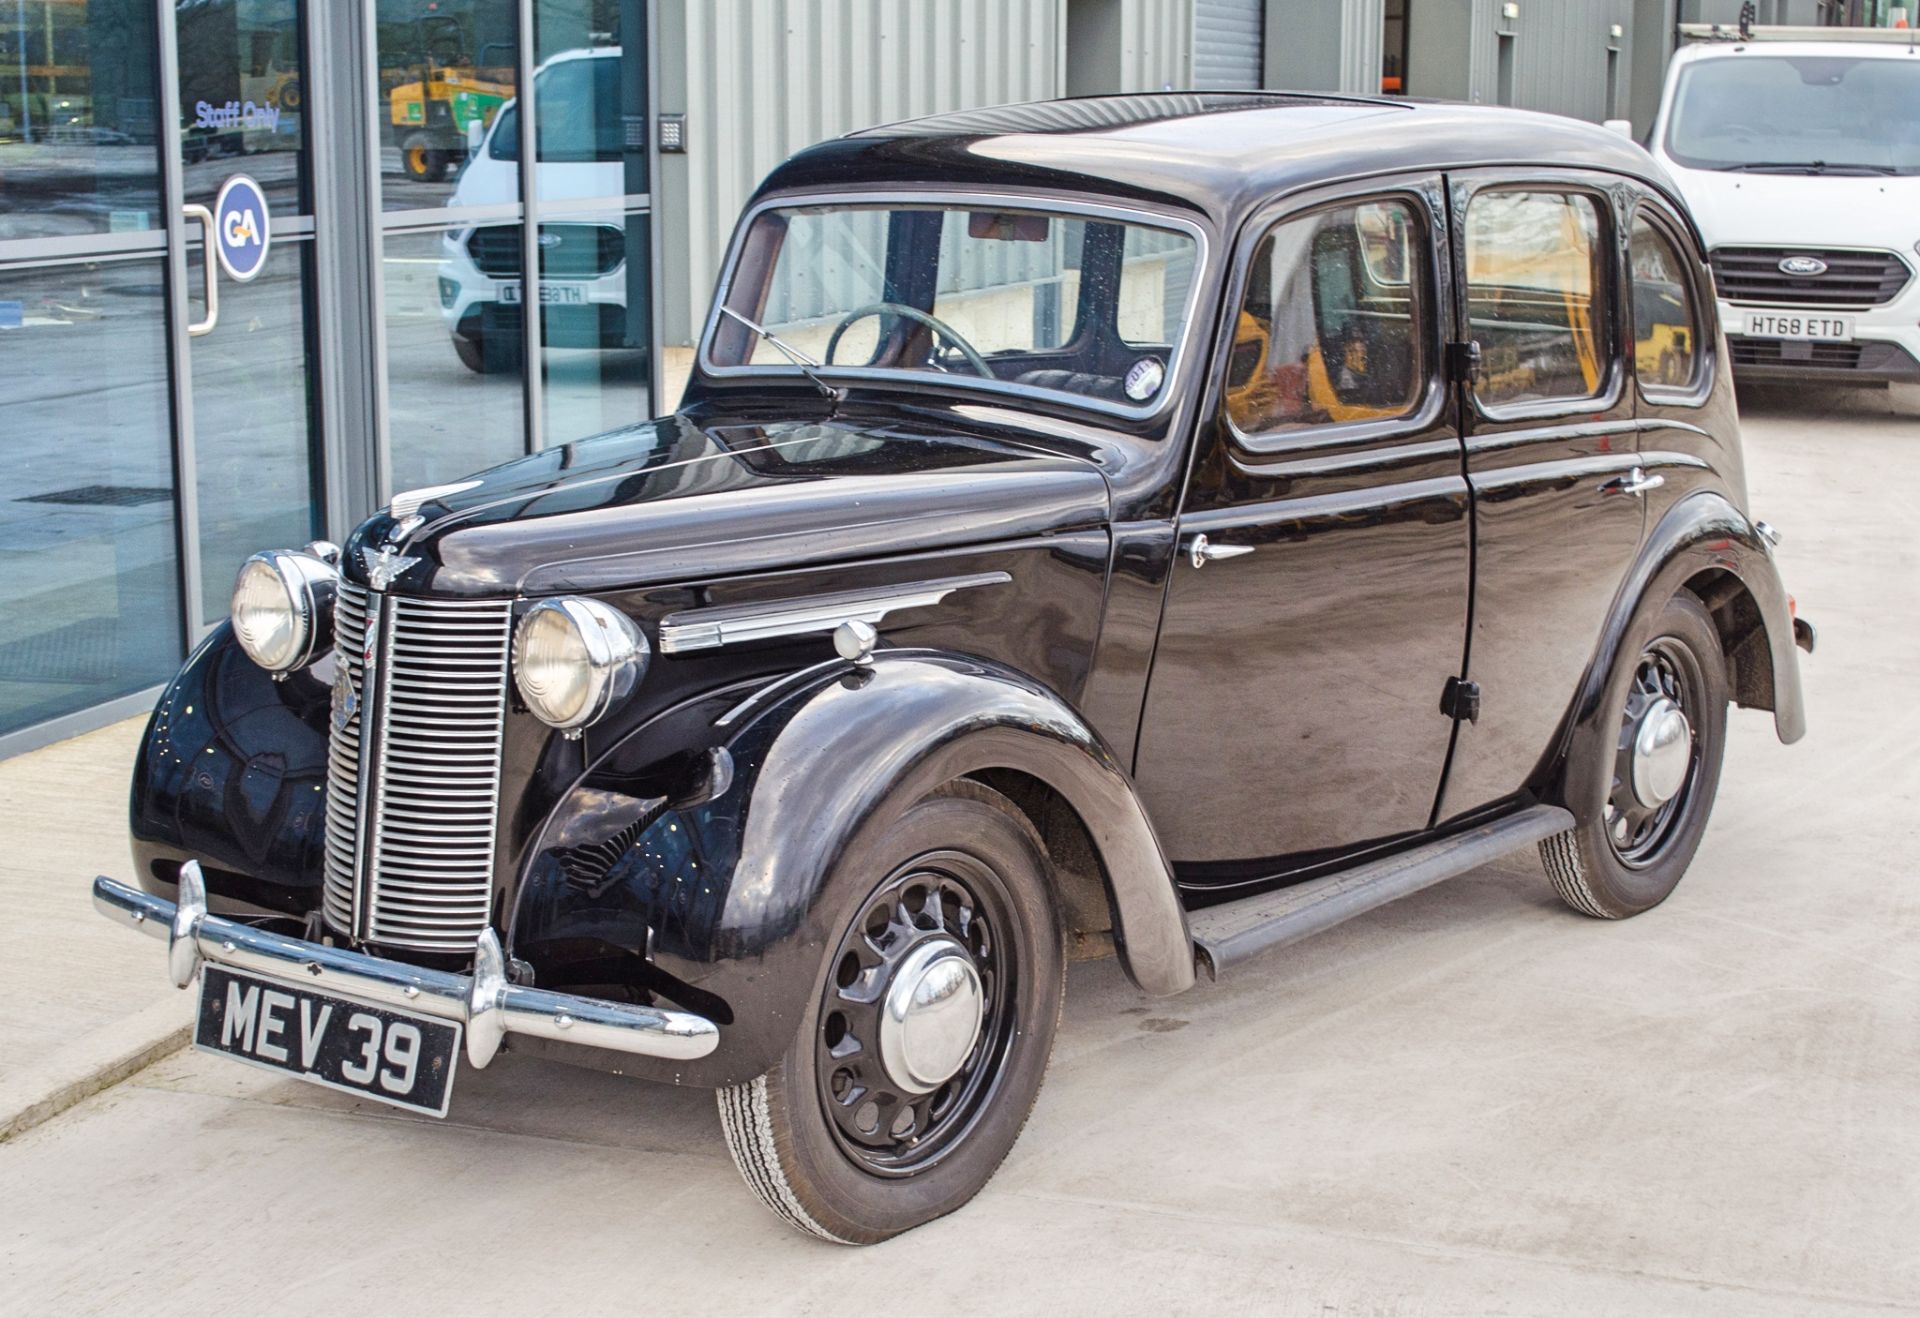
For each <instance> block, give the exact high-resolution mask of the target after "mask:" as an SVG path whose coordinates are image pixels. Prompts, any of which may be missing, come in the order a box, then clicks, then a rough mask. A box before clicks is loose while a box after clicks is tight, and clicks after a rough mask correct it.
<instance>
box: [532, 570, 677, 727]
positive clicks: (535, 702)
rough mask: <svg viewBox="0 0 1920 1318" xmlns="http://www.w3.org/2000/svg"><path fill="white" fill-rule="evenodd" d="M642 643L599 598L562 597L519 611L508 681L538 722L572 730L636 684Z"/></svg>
mask: <svg viewBox="0 0 1920 1318" xmlns="http://www.w3.org/2000/svg"><path fill="white" fill-rule="evenodd" d="M649 654H650V651H649V649H648V647H647V638H646V637H645V636H643V635H641V634H640V629H639V628H638V627H636V626H634V624H633V620H632V619H631V618H629V617H627V615H626V614H624V613H622V612H620V611H619V610H618V609H615V608H610V607H609V606H607V605H605V604H602V603H601V602H600V601H599V600H590V599H581V598H580V597H578V596H575V595H562V596H559V597H557V598H554V599H548V600H541V601H540V602H539V603H538V604H536V605H534V606H533V607H532V608H531V609H529V610H527V614H526V616H525V617H523V618H522V619H520V625H519V627H518V628H516V629H515V630H514V633H513V682H514V685H515V686H516V687H518V688H519V690H520V698H521V699H522V700H524V701H526V702H527V708H528V709H530V710H532V711H533V712H534V715H535V717H537V718H538V719H539V720H540V721H541V722H542V723H548V724H551V725H552V726H554V727H556V728H559V729H560V730H561V731H562V732H568V733H578V731H579V730H580V729H581V728H584V727H586V726H587V725H588V724H590V723H592V722H594V721H596V720H597V719H599V718H600V717H601V716H603V715H604V714H605V713H606V712H607V711H608V710H609V709H611V708H613V705H614V702H615V701H618V700H620V699H622V698H624V697H625V696H626V695H627V693H628V692H630V691H632V690H633V688H634V687H635V686H636V685H638V683H639V681H640V677H641V675H642V674H643V673H645V672H646V669H647V659H648V656H649Z"/></svg>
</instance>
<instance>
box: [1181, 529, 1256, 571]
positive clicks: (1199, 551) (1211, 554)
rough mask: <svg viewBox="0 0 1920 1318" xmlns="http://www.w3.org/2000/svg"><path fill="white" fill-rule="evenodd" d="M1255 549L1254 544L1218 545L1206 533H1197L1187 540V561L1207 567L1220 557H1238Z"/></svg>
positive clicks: (1197, 565) (1196, 565)
mask: <svg viewBox="0 0 1920 1318" xmlns="http://www.w3.org/2000/svg"><path fill="white" fill-rule="evenodd" d="M1253 551H1254V546H1253V545H1216V544H1214V543H1213V542H1212V541H1210V540H1208V539H1207V537H1206V536H1205V535H1196V536H1195V537H1193V539H1191V540H1189V541H1187V561H1188V562H1190V563H1192V564H1193V565H1194V566H1195V567H1205V566H1206V565H1207V564H1209V563H1211V562H1213V561H1214V560H1215V559H1219V558H1238V557H1240V556H1241V555H1242V554H1251V553H1252V552H1253Z"/></svg>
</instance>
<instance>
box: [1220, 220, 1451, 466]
mask: <svg viewBox="0 0 1920 1318" xmlns="http://www.w3.org/2000/svg"><path fill="white" fill-rule="evenodd" d="M1420 232H1421V231H1420V221H1419V218H1418V216H1416V215H1415V213H1414V212H1413V210H1412V208H1411V207H1410V206H1408V205H1407V204H1406V203H1405V202H1399V201H1370V202H1364V203H1362V204H1360V205H1357V206H1338V207H1333V208H1330V209H1327V210H1323V211H1319V212H1316V213H1315V214H1312V215H1308V216H1305V217H1303V218H1301V219H1294V220H1287V221H1285V222H1283V223H1281V224H1278V225H1276V226H1274V228H1273V229H1272V230H1271V231H1270V232H1269V233H1268V234H1267V236H1266V237H1264V238H1262V239H1261V240H1260V246H1259V248H1258V250H1256V252H1255V253H1254V257H1253V263H1252V264H1251V265H1250V266H1249V267H1248V269H1247V293H1246V300H1245V302H1243V303H1242V305H1241V308H1240V315H1239V317H1238V318H1237V320H1236V322H1235V328H1234V338H1233V354H1232V356H1231V358H1229V361H1228V367H1227V415H1228V416H1230V417H1231V418H1232V419H1233V423H1234V424H1235V425H1236V426H1238V427H1240V429H1241V430H1243V431H1246V432H1248V433H1250V434H1261V433H1265V432H1270V431H1278V430H1293V429H1297V428H1300V427H1304V426H1319V425H1330V424H1334V423H1337V422H1347V421H1379V420H1389V419H1392V418H1394V417H1401V416H1406V415H1409V414H1410V413H1412V412H1413V411H1414V410H1415V409H1416V408H1417V407H1418V406H1419V403H1420V398H1421V394H1422V393H1423V392H1424V390H1425V386H1426V365H1425V360H1424V358H1425V353H1424V352H1423V351H1422V347H1423V344H1424V342H1425V340H1426V334H1427V328H1426V321H1427V313H1426V310H1425V307H1424V305H1423V304H1424V302H1425V301H1426V284H1427V274H1426V270H1425V268H1424V267H1425V262H1424V261H1423V260H1422V254H1421V246H1420V243H1419V237H1420Z"/></svg>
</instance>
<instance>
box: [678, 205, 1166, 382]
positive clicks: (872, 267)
mask: <svg viewBox="0 0 1920 1318" xmlns="http://www.w3.org/2000/svg"><path fill="white" fill-rule="evenodd" d="M1197 257H1198V243H1197V242H1196V241H1195V239H1194V238H1193V237H1192V236H1190V235H1189V234H1187V233H1184V232H1179V231H1176V230H1173V229H1170V228H1161V227H1157V226H1154V225H1148V224H1143V223H1132V222H1128V221H1121V220H1107V219H1095V218H1088V217H1086V216H1081V215H1069V214H1062V213H1055V212H1049V211H1045V210H1024V209H1022V210H1011V209H1005V208H1003V207H998V206H995V207H989V206H987V205H984V204H982V205H972V204H957V205H953V206H938V205H922V204H902V203H884V202H880V203H858V204H846V205H832V206H800V207H783V208H779V209H771V210H767V211H764V212H762V213H761V214H760V215H759V216H758V217H756V218H755V220H754V221H753V225H752V227H751V228H750V229H749V230H748V231H747V236H746V240H745V241H744V242H743V243H742V244H741V249H740V256H739V259H738V262H737V264H736V266H735V269H734V272H733V275H732V278H731V280H730V281H729V282H728V283H727V284H726V285H725V288H726V292H725V294H724V302H723V304H722V305H723V306H724V307H725V308H726V309H727V310H728V311H730V312H732V313H735V314H733V315H721V316H719V317H718V319H717V320H716V322H715V325H714V328H713V331H712V337H711V339H710V341H709V345H708V354H709V361H710V362H711V364H712V365H714V366H716V367H719V368H722V369H724V368H727V367H734V368H741V367H767V368H769V369H778V370H781V371H783V372H791V371H795V370H797V369H798V368H797V367H796V366H795V365H793V363H792V362H791V361H790V360H789V359H788V357H787V355H786V352H783V351H782V347H783V345H784V347H785V349H786V350H787V351H791V352H793V353H795V354H798V355H799V356H800V357H801V358H802V359H803V360H805V361H806V362H808V363H809V365H814V364H817V365H818V366H819V367H820V371H819V374H821V375H824V376H833V375H836V374H842V373H845V372H849V371H858V372H861V373H863V374H867V373H873V372H880V373H889V374H890V373H896V372H904V373H908V374H912V375H928V374H931V375H937V376H940V377H943V378H946V379H950V380H952V381H955V382H963V383H990V384H1002V385H1019V386H1024V387H1026V388H1032V389H1045V390H1050V391H1053V392H1056V393H1066V394H1072V395H1075V396H1077V397H1081V398H1091V399H1097V400H1099V401H1101V402H1106V403H1114V404H1118V405H1120V406H1123V407H1129V408H1144V407H1148V406H1151V405H1152V404H1153V403H1154V402H1155V400H1156V399H1157V398H1158V397H1159V396H1160V394H1161V392H1162V391H1163V390H1164V388H1165V387H1166V380H1167V377H1168V376H1169V375H1170V374H1171V371H1172V367H1173V358H1174V355H1175V353H1176V351H1177V349H1178V348H1179V346H1180V343H1181V340H1182V339H1183V338H1184V337H1185V330H1186V323H1187V317H1188V312H1189V305H1190V302H1191V300H1192V293H1193V284H1194V265H1195V262H1196V260H1197ZM738 317H744V318H745V321H743V320H741V319H738ZM746 321H751V322H753V326H749V325H748V324H747V323H745V322H746ZM760 330H765V331H768V332H769V334H770V335H771V337H772V338H773V339H777V340H778V341H779V342H778V343H775V342H771V341H769V335H768V334H762V333H760V332H759V331H760Z"/></svg>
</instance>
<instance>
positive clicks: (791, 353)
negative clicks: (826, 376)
mask: <svg viewBox="0 0 1920 1318" xmlns="http://www.w3.org/2000/svg"><path fill="white" fill-rule="evenodd" d="M720 314H721V315H723V316H732V317H733V318H734V319H735V320H737V321H739V322H740V323H741V324H742V325H745V326H746V327H747V328H748V329H750V330H752V331H753V332H754V333H755V334H758V335H759V336H760V337H761V338H763V339H765V340H766V341H767V342H768V343H771V344H772V345H773V346H774V347H776V348H778V349H779V350H780V351H781V352H782V353H783V354H784V355H785V356H786V359H787V360H788V361H790V362H792V363H793V364H794V365H795V366H798V367H799V368H800V370H801V373H802V374H804V375H805V376H806V377H807V378H808V379H809V380H811V381H813V387H814V388H816V389H818V390H819V391H820V392H821V393H823V394H825V395H826V396H827V398H828V400H829V401H831V402H834V403H838V402H839V401H840V399H841V397H842V395H841V393H840V391H839V390H838V389H836V388H834V387H833V386H832V385H830V384H828V383H827V382H826V381H825V380H823V379H821V378H820V374H819V372H818V371H816V370H815V369H814V368H815V367H817V366H820V365H821V364H822V363H820V362H817V361H815V360H814V359H813V358H811V357H809V356H807V354H806V353H804V352H801V351H800V350H799V349H798V348H796V347H794V346H793V345H792V344H791V343H788V342H787V341H786V340H785V339H783V338H781V337H780V336H779V335H778V334H775V333H774V332H773V331H772V330H770V329H768V328H767V327H766V326H765V325H762V324H760V323H759V322H758V321H755V320H749V319H748V318H747V317H745V316H743V315H741V314H740V313H739V312H737V311H735V310H734V309H733V308H732V307H730V306H727V305H725V304H724V303H723V304H722V305H721V307H720Z"/></svg>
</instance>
